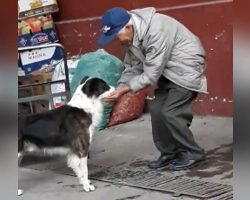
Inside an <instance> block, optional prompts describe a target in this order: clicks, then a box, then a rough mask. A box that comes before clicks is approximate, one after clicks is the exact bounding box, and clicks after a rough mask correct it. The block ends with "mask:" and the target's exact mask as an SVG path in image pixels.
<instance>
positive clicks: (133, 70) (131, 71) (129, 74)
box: [118, 51, 142, 85]
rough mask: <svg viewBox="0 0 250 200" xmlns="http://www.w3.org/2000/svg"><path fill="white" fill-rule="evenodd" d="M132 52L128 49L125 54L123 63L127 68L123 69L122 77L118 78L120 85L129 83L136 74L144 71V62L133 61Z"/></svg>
mask: <svg viewBox="0 0 250 200" xmlns="http://www.w3.org/2000/svg"><path fill="white" fill-rule="evenodd" d="M131 56H132V55H131V53H130V52H129V51H128V52H127V53H126V55H125V58H124V61H123V65H124V67H125V69H124V70H123V72H122V74H121V77H120V79H119V80H118V85H128V84H129V81H130V80H131V79H132V78H134V77H135V76H137V75H139V74H141V73H142V66H140V65H142V63H140V62H139V60H138V59H137V61H138V62H135V61H133V63H132V59H131Z"/></svg>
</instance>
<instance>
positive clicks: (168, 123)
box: [150, 76, 204, 159]
mask: <svg viewBox="0 0 250 200" xmlns="http://www.w3.org/2000/svg"><path fill="white" fill-rule="evenodd" d="M196 96H197V93H196V92H193V91H190V90H187V89H185V88H183V87H180V86H178V85H176V84H174V83H173V82H171V81H169V80H168V79H166V78H165V77H163V76H162V77H161V78H160V79H159V81H158V88H157V89H156V90H155V99H154V100H152V102H151V103H150V114H151V122H152V132H153V139H154V143H155V146H156V147H157V149H158V150H159V151H160V152H161V154H164V155H168V156H170V157H175V156H176V155H177V154H178V153H185V154H187V156H188V158H189V159H200V158H202V157H203V156H204V151H203V149H202V148H200V147H199V146H198V144H197V143H196V142H195V140H194V137H193V134H192V132H191V130H190V129H189V126H190V125H191V123H192V120H193V113H192V104H193V101H194V99H195V98H196Z"/></svg>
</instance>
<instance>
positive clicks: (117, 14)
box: [98, 7, 131, 47]
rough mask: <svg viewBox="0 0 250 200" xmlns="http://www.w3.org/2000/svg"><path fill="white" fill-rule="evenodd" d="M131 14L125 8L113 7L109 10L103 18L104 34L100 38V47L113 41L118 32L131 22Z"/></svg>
mask: <svg viewBox="0 0 250 200" xmlns="http://www.w3.org/2000/svg"><path fill="white" fill-rule="evenodd" d="M130 18H131V16H130V15H129V14H128V12H127V11H126V10H125V9H123V8H119V7H116V8H111V9H110V10H107V11H106V12H105V13H104V15H103V16H102V19H101V25H102V31H103V34H102V35H101V36H100V38H99V40H98V44H99V46H100V47H103V46H105V45H106V44H107V43H109V42H111V41H112V40H113V38H114V37H115V36H116V35H117V33H118V32H119V31H120V30H121V29H122V28H123V27H124V26H126V24H127V23H128V22H129V20H130Z"/></svg>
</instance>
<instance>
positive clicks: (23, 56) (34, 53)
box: [19, 46, 64, 75]
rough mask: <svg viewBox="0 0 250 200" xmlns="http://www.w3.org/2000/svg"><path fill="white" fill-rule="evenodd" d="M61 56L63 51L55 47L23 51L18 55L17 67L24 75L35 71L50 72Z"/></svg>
mask: <svg viewBox="0 0 250 200" xmlns="http://www.w3.org/2000/svg"><path fill="white" fill-rule="evenodd" d="M63 56H64V54H63V50H62V49H61V48H60V47H56V46H55V47H44V48H40V49H34V50H31V51H24V52H20V53H19V67H20V68H21V69H22V70H23V73H24V74H25V75H27V74H30V73H34V72H35V71H52V70H53V69H54V67H55V64H56V63H57V62H59V61H60V60H62V59H63Z"/></svg>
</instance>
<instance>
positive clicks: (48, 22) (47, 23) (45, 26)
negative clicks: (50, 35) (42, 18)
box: [43, 21, 53, 30]
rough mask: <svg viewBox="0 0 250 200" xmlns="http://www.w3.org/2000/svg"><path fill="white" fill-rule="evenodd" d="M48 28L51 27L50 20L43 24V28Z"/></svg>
mask: <svg viewBox="0 0 250 200" xmlns="http://www.w3.org/2000/svg"><path fill="white" fill-rule="evenodd" d="M49 28H53V22H51V21H47V22H45V23H44V24H43V29H44V30H45V29H49Z"/></svg>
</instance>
